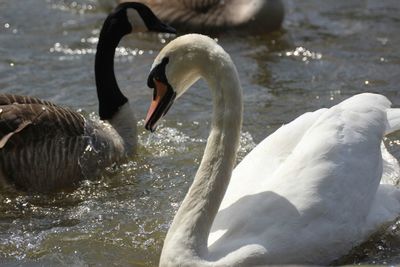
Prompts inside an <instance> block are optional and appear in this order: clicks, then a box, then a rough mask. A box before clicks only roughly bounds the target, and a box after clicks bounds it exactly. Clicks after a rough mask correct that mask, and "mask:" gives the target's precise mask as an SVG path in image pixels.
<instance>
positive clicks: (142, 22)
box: [105, 2, 176, 34]
mask: <svg viewBox="0 0 400 267" xmlns="http://www.w3.org/2000/svg"><path fill="white" fill-rule="evenodd" d="M106 24H107V25H109V29H110V31H123V32H124V34H127V33H130V32H132V31H135V32H139V31H146V30H148V31H154V32H166V33H176V30H175V29H174V28H172V27H170V26H169V25H167V24H165V23H163V22H162V21H160V20H159V19H158V18H157V17H156V15H154V13H153V11H151V9H150V8H148V7H147V6H146V5H144V4H142V3H136V2H125V3H122V4H119V5H118V6H117V7H116V8H115V9H114V10H113V11H112V12H111V13H110V15H109V16H108V18H107V19H106V23H105V25H106Z"/></svg>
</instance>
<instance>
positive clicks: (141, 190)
mask: <svg viewBox="0 0 400 267" xmlns="http://www.w3.org/2000/svg"><path fill="white" fill-rule="evenodd" d="M285 4H286V9H287V14H286V19H285V24H284V29H283V30H282V31H280V32H276V33H273V34H270V35H262V36H238V35H230V36H218V40H219V42H220V44H222V45H223V46H224V48H225V49H226V50H227V51H228V52H229V53H230V54H231V55H232V57H233V59H234V61H235V63H236V65H237V68H238V71H239V73H240V78H241V82H242V85H243V88H244V107H245V113H244V133H243V134H242V140H241V150H240V158H241V157H243V155H245V154H246V153H247V152H248V151H249V150H250V149H251V148H252V147H254V145H255V144H256V143H258V142H260V141H261V140H262V139H263V138H264V137H265V136H267V135H268V134H270V133H271V132H272V131H274V130H275V129H277V128H278V127H279V126H280V125H282V124H283V123H286V122H288V121H290V120H292V119H294V118H295V117H296V116H298V115H300V114H302V113H304V112H306V111H310V110H315V109H318V108H320V107H325V106H331V105H333V104H335V103H338V102H339V101H341V100H342V99H344V98H347V97H349V96H351V95H353V94H356V93H360V92H365V91H372V92H379V93H382V94H384V95H386V96H387V97H388V98H389V99H391V100H392V102H393V104H394V105H395V106H400V94H399V84H400V67H399V66H400V53H399V48H400V17H399V14H400V3H399V2H398V1H397V0H385V1H376V0H375V1H369V0H359V1H357V0H348V1H334V0H332V1H319V0H313V1H311V0H309V1H293V0H286V1H285ZM105 15H106V11H105V10H103V9H101V8H100V7H99V6H98V4H97V1H95V0H79V1H69V0H64V1H61V0H24V1H15V0H0V90H1V92H12V93H16V94H28V95H33V96H38V97H41V98H44V99H47V100H51V101H54V102H56V103H58V104H61V105H65V106H69V107H72V108H73V109H82V110H83V111H84V112H86V113H92V112H96V111H97V99H96V94H95V86H94V74H93V64H94V53H95V48H96V43H97V36H98V33H99V28H100V26H101V24H102V21H103V19H104V18H105ZM169 40H170V37H168V36H162V35H157V34H135V35H130V36H128V37H126V38H125V39H124V40H123V42H122V44H121V45H120V47H119V49H118V52H117V56H116V60H115V65H116V66H115V68H116V75H117V78H118V81H119V84H120V87H121V88H122V89H123V91H124V93H125V94H126V95H127V96H128V97H129V99H130V100H131V105H132V106H133V108H134V110H135V112H136V115H137V117H138V118H143V117H144V116H145V112H146V109H147V107H148V101H149V99H150V98H151V91H150V90H148V89H147V88H146V86H145V83H144V81H145V79H146V77H147V73H148V70H149V68H150V65H151V63H152V60H153V58H154V57H155V55H156V54H157V52H158V51H159V50H160V49H161V47H162V46H163V45H164V43H165V42H168V41H169ZM178 102H179V104H175V106H174V107H173V110H171V111H170V114H169V116H168V120H167V121H163V122H162V125H161V127H159V130H158V131H157V132H156V133H155V134H153V135H149V134H148V133H147V132H145V131H144V130H140V136H139V139H140V144H141V148H140V150H139V156H137V157H136V158H133V159H131V160H130V161H129V162H128V163H126V164H124V165H122V166H118V167H115V168H112V169H110V170H109V171H108V172H107V174H106V175H104V177H102V178H101V179H100V180H99V181H96V182H84V183H82V185H81V186H80V187H79V188H78V189H76V190H74V191H72V192H62V193H57V194H54V195H47V196H43V195H35V194H26V193H16V192H1V195H0V264H5V265H9V266H16V265H29V266H31V265H33V266H43V265H44V266H53V265H78V266H80V265H82V266H85V265H99V266H111V265H114V266H125V265H133V266H154V265H156V264H157V262H158V257H159V253H160V250H161V246H162V241H163V239H164V236H165V234H166V231H167V229H168V226H169V223H170V222H171V220H172V218H173V216H174V213H175V212H176V210H177V208H178V206H179V204H180V202H181V200H182V199H183V197H184V195H185V193H186V191H187V189H188V187H189V185H190V183H191V181H192V177H193V175H194V173H195V171H196V169H197V166H198V164H199V161H200V159H201V156H202V152H203V149H204V145H205V140H206V138H207V135H208V130H209V124H208V121H209V119H210V113H209V111H210V108H211V103H210V94H209V92H208V90H206V85H205V83H202V82H200V83H198V84H196V85H195V86H194V88H193V89H192V90H190V91H189V92H188V93H187V94H186V95H185V96H184V97H183V98H182V99H180V100H179V101H178ZM142 126H143V121H141V122H140V126H139V129H143V127H142ZM399 140H400V135H393V136H390V138H389V139H388V140H387V145H388V146H389V148H390V150H391V152H392V153H394V155H395V156H397V158H399V157H400V147H399ZM399 229H400V221H398V222H394V223H392V224H389V225H388V226H387V227H385V228H383V229H382V230H381V231H380V232H379V233H377V234H376V235H375V236H373V237H372V238H371V240H369V241H368V242H366V243H365V244H363V245H362V246H361V247H359V248H356V249H354V251H352V252H351V253H350V254H349V255H348V256H346V257H344V258H343V259H341V260H339V261H338V262H337V263H338V264H353V263H379V264H400V256H399V255H400V230H399Z"/></svg>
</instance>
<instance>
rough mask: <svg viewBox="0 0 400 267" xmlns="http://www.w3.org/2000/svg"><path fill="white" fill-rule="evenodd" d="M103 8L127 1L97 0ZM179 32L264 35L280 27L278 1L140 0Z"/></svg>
mask: <svg viewBox="0 0 400 267" xmlns="http://www.w3.org/2000/svg"><path fill="white" fill-rule="evenodd" d="M98 1H99V2H100V4H101V5H102V6H104V7H108V6H113V4H115V2H119V3H121V2H129V0H98ZM139 1H140V2H142V3H143V4H146V5H147V6H149V7H150V8H151V9H152V10H153V11H154V13H155V14H156V15H157V16H158V17H159V18H160V19H161V20H162V21H165V22H166V23H168V24H170V25H172V26H173V27H175V28H176V29H178V31H179V32H185V31H186V32H202V33H205V32H208V33H210V32H213V33H221V32H226V31H230V30H234V31H242V32H245V33H266V32H270V31H273V30H277V29H279V28H280V27H281V24H282V21H283V17H284V6H283V3H282V1H281V0H223V1H222V0H139Z"/></svg>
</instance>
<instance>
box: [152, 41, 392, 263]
mask: <svg viewBox="0 0 400 267" xmlns="http://www.w3.org/2000/svg"><path fill="white" fill-rule="evenodd" d="M199 77H203V78H204V79H205V80H206V81H207V83H208V85H209V87H210V88H211V91H212V97H213V106H214V108H213V118H212V124H211V125H212V126H211V133H210V136H209V138H208V141H207V145H206V148H205V152H204V156H203V159H202V161H201V164H200V166H199V169H198V171H197V173H196V176H195V178H194V181H193V184H192V186H191V187H190V189H189V192H188V193H187V195H186V197H185V199H184V200H183V202H182V204H181V206H180V208H179V210H178V212H177V214H176V215H175V218H174V220H173V222H172V225H171V227H170V229H169V231H168V234H167V236H166V238H165V242H164V247H163V250H162V253H161V258H160V266H253V265H263V264H328V263H330V262H331V261H332V260H334V259H336V258H338V257H340V256H341V255H343V254H345V253H346V252H348V251H349V249H351V248H352V247H353V246H355V245H357V244H359V243H360V242H362V241H363V240H365V239H366V238H368V236H369V235H370V234H371V233H372V232H373V231H375V230H376V229H377V227H378V226H380V225H381V224H382V223H384V222H387V221H390V220H393V219H394V218H395V217H396V216H398V215H399V213H400V190H399V189H397V188H396V187H394V186H393V185H389V184H381V185H380V184H379V183H380V180H381V176H382V152H381V143H382V138H383V136H384V134H385V132H386V133H389V132H391V131H394V130H398V129H399V128H400V110H399V109H391V108H390V102H389V101H388V100H387V99H386V98H385V97H384V96H381V95H376V94H367V93H366V94H360V95H356V96H354V97H351V98H349V99H347V100H346V101H343V102H342V103H340V104H338V105H336V106H333V107H331V108H329V109H321V110H318V111H315V112H310V113H306V114H304V115H302V116H300V117H299V118H297V119H295V120H294V121H292V122H291V123H289V124H287V125H285V126H282V127H281V128H280V129H278V130H277V131H276V132H275V133H273V134H272V135H270V136H269V137H268V138H266V139H265V140H264V141H262V142H261V143H260V144H259V145H258V146H257V147H256V148H255V149H254V150H253V151H252V152H251V153H249V154H248V155H247V156H246V157H245V158H244V159H243V161H242V162H241V163H240V164H239V165H238V166H237V167H236V168H235V170H234V171H233V173H232V178H231V172H232V169H233V166H234V162H235V154H236V150H237V148H238V141H239V132H240V127H241V119H242V102H241V87H240V84H239V79H238V75H237V72H236V69H235V66H234V64H233V63H232V60H231V59H230V57H229V55H228V54H227V53H226V52H225V51H224V50H223V49H222V48H221V47H220V46H218V45H217V44H216V43H215V42H214V41H213V40H212V39H210V38H208V37H205V36H202V35H185V36H182V37H179V38H177V39H175V40H173V41H172V42H170V43H169V44H168V45H167V46H166V47H165V48H164V49H163V50H162V51H161V52H160V54H159V55H158V56H157V58H156V59H155V62H154V64H153V69H152V71H151V73H150V76H149V80H148V85H149V86H150V87H153V88H155V89H154V91H155V93H154V100H153V102H152V104H151V106H150V109H149V112H148V115H147V118H146V128H147V129H149V130H152V131H153V130H154V129H155V124H156V123H157V121H158V119H159V118H160V117H162V116H163V115H164V114H165V112H166V111H167V110H168V108H169V107H170V106H171V104H172V102H173V100H174V98H175V96H179V95H182V94H183V93H184V92H185V91H186V90H187V88H189V86H191V85H192V84H193V82H195V81H196V80H197V79H198V78H199ZM396 164H397V163H396Z"/></svg>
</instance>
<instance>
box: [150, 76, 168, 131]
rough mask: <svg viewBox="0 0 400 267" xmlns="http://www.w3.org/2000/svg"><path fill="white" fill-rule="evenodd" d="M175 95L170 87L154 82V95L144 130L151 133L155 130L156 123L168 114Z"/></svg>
mask: <svg viewBox="0 0 400 267" xmlns="http://www.w3.org/2000/svg"><path fill="white" fill-rule="evenodd" d="M175 97H176V93H175V92H174V90H173V89H172V88H171V86H169V85H167V84H165V83H163V82H160V81H157V80H154V95H153V100H152V101H151V104H150V107H149V110H148V111H147V116H146V120H145V128H146V130H149V131H151V132H154V131H155V130H156V124H157V122H158V121H159V120H160V119H161V118H162V117H163V116H164V115H165V114H166V113H167V112H168V110H169V108H170V107H171V105H172V104H173V103H174V100H175Z"/></svg>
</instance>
